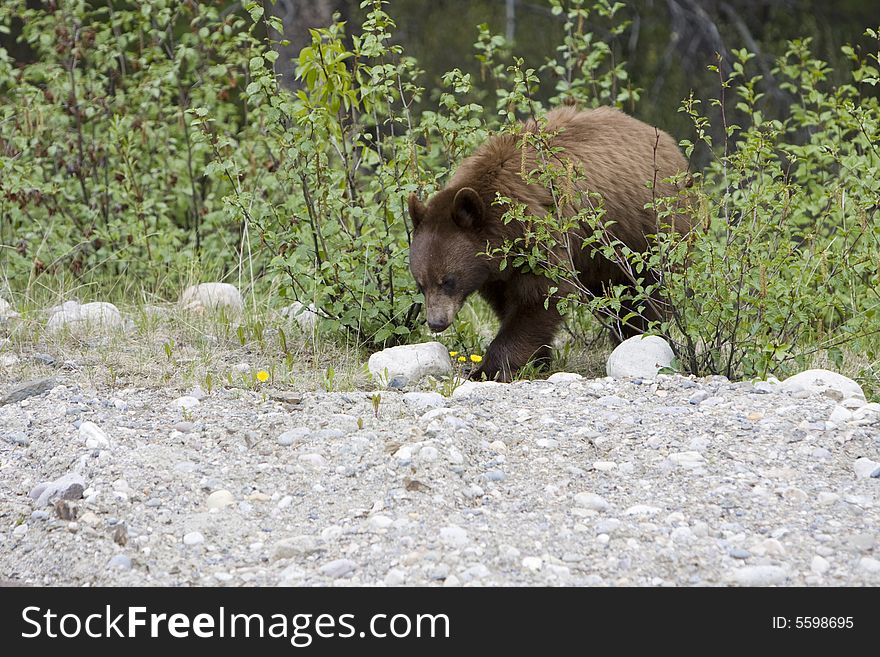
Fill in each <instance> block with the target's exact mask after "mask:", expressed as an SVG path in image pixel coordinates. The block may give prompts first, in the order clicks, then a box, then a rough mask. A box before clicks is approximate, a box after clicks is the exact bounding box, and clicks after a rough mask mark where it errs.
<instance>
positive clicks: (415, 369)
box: [367, 342, 452, 384]
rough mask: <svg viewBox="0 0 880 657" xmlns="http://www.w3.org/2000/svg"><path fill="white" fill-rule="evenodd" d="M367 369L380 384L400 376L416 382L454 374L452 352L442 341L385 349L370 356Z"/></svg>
mask: <svg viewBox="0 0 880 657" xmlns="http://www.w3.org/2000/svg"><path fill="white" fill-rule="evenodd" d="M367 367H368V368H369V370H370V374H371V375H372V376H373V380H374V381H377V382H378V383H380V384H383V383H385V382H388V381H391V380H392V379H394V378H395V377H398V376H402V377H405V378H406V379H407V380H408V381H409V382H410V383H416V382H418V381H419V380H421V379H422V378H424V377H426V376H428V375H433V376H436V377H438V378H439V377H444V376H448V375H450V374H452V360H451V359H450V357H449V352H448V351H447V350H446V347H445V346H443V345H442V344H440V343H439V342H425V343H423V344H413V345H401V346H399V347H391V348H389V349H383V350H382V351H378V352H376V353H374V354H373V355H372V356H370V359H369V361H368V363H367Z"/></svg>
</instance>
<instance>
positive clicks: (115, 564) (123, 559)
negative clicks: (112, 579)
mask: <svg viewBox="0 0 880 657" xmlns="http://www.w3.org/2000/svg"><path fill="white" fill-rule="evenodd" d="M107 568H109V569H110V570H131V558H129V557H127V556H126V555H124V554H116V555H114V556H112V557H111V558H110V561H108V562H107Z"/></svg>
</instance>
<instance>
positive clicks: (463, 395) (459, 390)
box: [452, 381, 507, 400]
mask: <svg viewBox="0 0 880 657" xmlns="http://www.w3.org/2000/svg"><path fill="white" fill-rule="evenodd" d="M505 385H507V384H505V383H498V382H497V381H465V382H464V383H462V384H461V385H459V386H457V387H456V388H455V390H453V391H452V398H453V399H456V400H457V399H467V398H468V397H481V396H483V395H484V394H485V393H487V392H491V391H492V390H501V389H503V388H504V386H505Z"/></svg>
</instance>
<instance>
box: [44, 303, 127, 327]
mask: <svg viewBox="0 0 880 657" xmlns="http://www.w3.org/2000/svg"><path fill="white" fill-rule="evenodd" d="M122 326H123V323H122V315H121V314H120V313H119V309H118V308H117V307H116V306H114V305H113V304H112V303H106V302H104V301H94V302H92V303H84V304H82V305H80V304H79V303H77V302H76V301H68V302H66V303H64V304H62V305H61V306H56V307H55V308H53V309H52V315H51V316H50V317H49V321H48V322H47V323H46V330H47V331H49V332H50V333H56V332H58V331H60V330H62V329H65V328H66V329H68V330H70V331H72V332H81V331H89V330H96V329H97V330H101V329H103V330H108V329H120V328H122Z"/></svg>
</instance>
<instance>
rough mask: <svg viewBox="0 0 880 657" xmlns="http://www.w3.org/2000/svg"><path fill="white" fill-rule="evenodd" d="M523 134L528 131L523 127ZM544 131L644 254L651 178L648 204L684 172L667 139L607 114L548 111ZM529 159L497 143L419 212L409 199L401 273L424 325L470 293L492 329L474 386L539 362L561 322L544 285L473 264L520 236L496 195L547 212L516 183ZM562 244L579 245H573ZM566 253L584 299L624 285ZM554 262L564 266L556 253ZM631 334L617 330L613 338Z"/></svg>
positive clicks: (504, 139) (544, 195) (539, 192)
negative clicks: (420, 299) (421, 300)
mask: <svg viewBox="0 0 880 657" xmlns="http://www.w3.org/2000/svg"><path fill="white" fill-rule="evenodd" d="M525 129H526V130H535V129H536V126H535V125H534V123H532V122H529V123H527V124H526V126H525ZM546 130H547V131H548V132H557V131H558V134H557V135H556V136H555V137H554V138H553V139H552V142H551V143H552V145H553V146H558V147H561V148H562V149H563V152H562V154H561V156H562V157H563V158H570V159H571V160H572V161H573V162H575V163H577V164H578V166H579V168H580V169H582V174H583V180H580V181H578V182H577V184H578V186H579V188H581V189H583V190H589V191H591V192H598V193H599V194H601V196H602V198H603V200H604V207H605V210H606V219H607V220H610V221H613V222H615V223H614V224H613V225H612V226H611V228H610V232H611V233H613V234H614V236H615V237H617V238H618V239H620V240H621V241H622V242H624V243H626V244H627V245H628V246H630V247H632V248H634V249H639V250H644V248H645V247H646V246H647V239H646V236H647V235H651V234H654V233H656V232H657V226H656V219H655V216H654V213H653V212H652V211H651V210H646V209H645V205H646V204H648V203H650V202H651V200H652V192H651V189H649V188H648V185H649V183H652V182H653V181H654V180H655V178H656V181H657V190H656V192H655V193H654V196H656V197H657V198H660V197H666V196H672V195H674V194H675V193H676V190H675V188H673V187H672V186H671V185H670V184H668V183H663V182H662V180H663V179H665V178H669V177H671V176H673V175H675V174H677V173H680V172H682V171H685V170H686V167H687V162H686V161H685V159H684V157H683V156H682V154H681V152H680V151H679V149H678V146H677V145H676V143H675V141H674V140H673V139H672V137H670V136H669V135H668V134H666V133H665V132H659V140H658V132H657V131H656V130H655V129H654V128H653V127H651V126H649V125H647V124H645V123H642V122H641V121H638V120H636V119H634V118H632V117H629V116H627V115H626V114H624V113H622V112H619V111H617V110H615V109H612V108H600V109H596V110H592V111H579V110H577V109H575V108H572V107H563V108H560V109H556V110H553V111H551V112H550V113H549V114H548V115H547V127H546ZM655 147H656V153H655ZM538 157H539V156H538V155H537V154H536V153H535V152H534V150H533V149H531V148H527V149H525V150H524V149H522V148H521V140H520V138H518V137H517V136H514V135H498V136H495V137H492V138H490V139H489V140H487V141H486V143H484V144H483V145H482V146H481V147H480V148H478V149H477V151H476V152H475V153H474V154H473V155H471V156H470V157H469V158H467V159H466V160H465V161H464V162H462V164H461V166H460V167H459V168H458V170H457V171H456V172H455V174H454V175H453V176H452V179H451V180H450V181H449V183H448V184H447V185H446V187H445V188H444V189H442V190H440V191H439V192H437V194H435V195H434V196H433V197H432V198H431V199H430V201H429V202H428V204H427V205H424V204H422V203H421V201H419V200H418V198H416V197H415V196H412V197H410V202H409V210H410V216H411V218H412V220H413V224H414V226H415V233H414V235H413V240H412V246H411V250H410V269H411V270H412V273H413V276H414V277H415V279H416V282H417V283H418V284H419V286H420V287H421V288H422V291H423V292H424V294H425V302H426V306H427V314H428V323H429V326H431V328H432V329H434V330H437V331H440V330H443V329H445V328H446V327H447V326H448V325H449V324H450V323H451V322H452V320H453V318H454V316H455V314H456V312H458V310H459V308H460V307H461V305H462V304H463V303H464V301H465V299H466V298H467V296H468V295H469V294H471V293H472V292H479V293H480V295H481V296H483V297H484V298H485V299H486V300H487V301H488V302H489V304H490V305H491V306H492V308H493V310H494V311H495V312H496V314H497V315H498V317H499V319H500V321H501V328H500V330H499V332H498V335H497V336H496V337H495V339H494V340H493V341H492V344H491V345H490V346H489V349H488V350H487V352H486V354H485V356H484V358H483V363H482V365H481V367H480V369H478V370H477V371H476V372H475V373H474V375H475V376H476V377H481V376H483V375H485V376H487V377H488V378H490V379H491V378H498V379H500V380H504V381H507V380H510V378H511V377H512V375H513V374H514V373H515V372H516V371H517V370H518V369H519V368H521V367H522V366H523V365H524V364H526V363H527V362H528V361H529V360H530V359H535V358H536V359H546V358H547V357H548V356H549V354H550V347H549V345H550V343H551V341H552V339H553V336H554V335H555V333H556V331H557V329H558V327H559V324H560V322H561V317H560V316H559V313H558V312H557V311H556V309H555V307H554V304H553V303H550V304H549V309H545V308H544V301H545V299H546V298H547V293H548V289H549V285H550V282H549V281H548V279H546V278H545V277H542V276H537V275H534V274H527V273H523V272H519V271H513V270H511V269H510V268H507V269H505V270H504V271H499V263H498V261H497V259H495V258H490V257H487V256H482V255H479V254H481V253H483V252H486V250H487V248H486V247H487V243H488V245H489V247H490V249H492V248H497V247H500V246H501V244H502V243H503V242H504V241H505V240H511V239H514V238H516V237H518V236H520V235H521V234H522V225H520V224H519V223H518V222H510V223H508V224H504V223H503V222H502V221H501V217H502V215H503V214H504V212H505V209H506V208H505V207H502V206H499V205H498V204H495V203H493V202H494V200H495V198H496V196H497V194H501V195H502V196H505V197H509V198H514V199H518V200H519V201H521V202H522V203H524V204H525V205H526V206H527V207H528V209H529V212H530V214H533V215H536V216H541V215H543V214H544V213H545V212H546V211H547V209H548V208H552V207H553V197H552V195H551V193H550V191H549V190H548V189H546V188H544V187H542V186H539V185H528V184H526V183H525V181H524V180H523V178H522V172H523V171H531V170H534V169H536V168H537V167H538V166H540V165H539V162H538V161H537V159H538ZM655 163H656V167H657V171H656V175H655V170H654V167H655ZM569 210H570V211H572V210H575V209H569ZM679 222H680V223H679ZM676 224H677V225H676V229H678V230H683V229H685V228H687V222H686V219H685V217H684V216H682V217H681V218H680V219H679V218H676ZM571 237H573V238H575V239H574V241H575V242H576V243H577V244H580V243H581V240H579V239H577V236H575V235H572V236H571ZM572 250H573V253H572V254H571V256H572V258H573V260H574V264H575V267H576V268H577V271H578V272H579V279H580V283H581V284H582V285H583V286H584V287H586V288H587V289H588V290H590V291H591V292H594V293H600V292H601V290H602V288H603V286H606V285H608V284H609V283H625V282H627V281H626V280H625V279H624V277H623V274H622V272H621V271H620V270H619V269H618V268H617V267H616V266H615V265H613V264H612V263H610V262H608V261H607V260H605V259H603V258H601V257H597V256H595V255H594V254H592V253H591V252H590V251H589V250H583V249H581V248H579V247H576V248H574V249H572ZM563 255H565V257H568V254H567V253H564V254H562V253H561V254H557V256H558V257H562V256H563ZM566 291H567V290H565V289H563V290H562V292H563V293H564V292H566ZM640 328H642V329H643V326H639V325H636V326H624V327H621V331H620V336H619V337H624V336H625V335H628V334H631V333H635V332H638V330H639V329H640Z"/></svg>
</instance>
